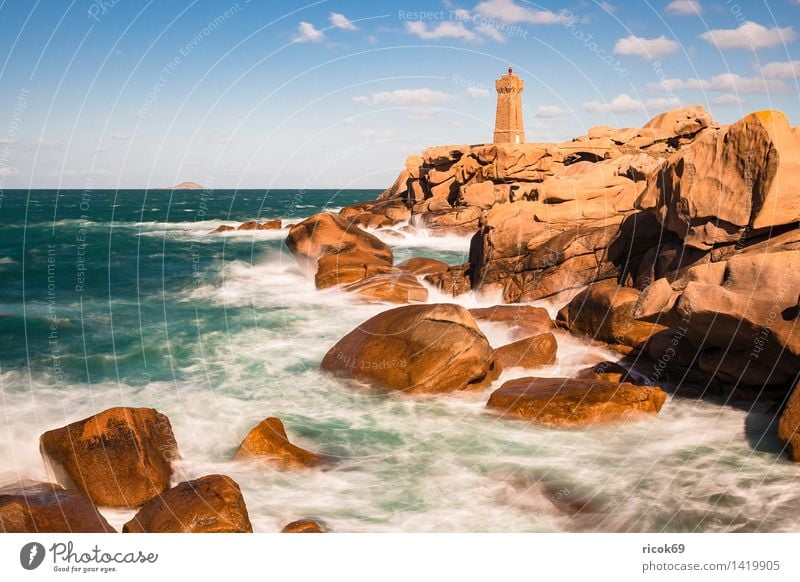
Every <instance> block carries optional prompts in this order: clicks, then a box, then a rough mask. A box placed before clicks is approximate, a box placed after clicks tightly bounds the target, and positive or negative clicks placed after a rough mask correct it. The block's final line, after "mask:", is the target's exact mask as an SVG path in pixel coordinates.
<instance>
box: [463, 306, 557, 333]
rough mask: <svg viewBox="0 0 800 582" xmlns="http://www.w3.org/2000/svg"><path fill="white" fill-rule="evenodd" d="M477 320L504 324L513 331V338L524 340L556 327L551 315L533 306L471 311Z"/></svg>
mask: <svg viewBox="0 0 800 582" xmlns="http://www.w3.org/2000/svg"><path fill="white" fill-rule="evenodd" d="M469 312H470V314H471V315H472V317H474V318H475V319H477V320H479V321H480V320H483V321H490V322H493V323H503V324H505V325H507V326H509V327H510V328H511V330H512V336H514V337H517V338H520V339H524V338H526V337H531V336H534V335H539V334H541V333H545V332H548V331H550V330H551V329H553V328H554V327H555V324H554V323H553V320H552V319H550V314H549V313H548V312H547V310H546V309H544V308H542V307H534V306H533V305H495V306H493V307H479V308H474V309H470V310H469Z"/></svg>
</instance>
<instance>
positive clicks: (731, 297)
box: [634, 250, 800, 385]
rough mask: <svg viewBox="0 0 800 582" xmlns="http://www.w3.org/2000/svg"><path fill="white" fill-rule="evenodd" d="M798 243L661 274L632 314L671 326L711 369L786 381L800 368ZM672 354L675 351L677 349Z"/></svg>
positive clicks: (755, 380)
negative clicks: (793, 247)
mask: <svg viewBox="0 0 800 582" xmlns="http://www.w3.org/2000/svg"><path fill="white" fill-rule="evenodd" d="M798 265H800V250H798V251H784V252H771V253H757V252H748V251H747V250H746V251H745V252H743V253H741V254H736V255H734V256H733V257H731V258H730V259H728V260H727V261H722V262H718V263H715V264H701V265H698V266H695V267H692V268H689V269H687V270H686V272H685V274H684V275H683V276H682V277H680V278H677V279H675V280H674V281H673V282H672V283H670V281H669V280H668V279H666V278H661V279H658V280H656V281H655V282H654V283H653V284H652V285H650V286H648V287H647V288H646V289H645V290H644V291H643V293H642V297H641V300H640V301H639V303H638V304H637V306H636V309H635V311H634V316H635V317H637V318H638V319H640V320H643V321H648V322H654V323H659V324H662V325H666V326H669V327H670V328H671V329H672V330H673V331H674V332H675V333H677V334H678V336H679V338H680V342H679V343H681V342H685V343H686V344H688V346H689V348H688V350H689V351H692V350H693V351H694V352H695V358H694V365H696V366H697V367H698V368H699V369H700V370H702V371H704V372H706V373H707V374H709V375H711V376H716V377H718V378H721V379H723V380H725V381H728V382H732V383H743V384H749V385H764V384H786V383H789V382H791V381H792V380H793V378H794V377H795V375H796V374H797V370H800V324H798V297H799V296H800V271H798ZM675 354H678V351H677V349H676V350H675Z"/></svg>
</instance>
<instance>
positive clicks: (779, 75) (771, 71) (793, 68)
mask: <svg viewBox="0 0 800 582" xmlns="http://www.w3.org/2000/svg"><path fill="white" fill-rule="evenodd" d="M761 74H762V75H764V76H765V77H766V78H767V79H797V78H798V77H800V61H786V62H783V63H767V64H766V65H764V66H763V67H761Z"/></svg>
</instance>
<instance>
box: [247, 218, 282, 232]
mask: <svg viewBox="0 0 800 582" xmlns="http://www.w3.org/2000/svg"><path fill="white" fill-rule="evenodd" d="M280 228H281V221H280V219H278V218H276V219H274V220H267V221H266V222H258V221H257V220H248V221H247V222H243V223H242V224H240V225H239V226H238V227H236V230H280Z"/></svg>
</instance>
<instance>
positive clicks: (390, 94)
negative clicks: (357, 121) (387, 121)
mask: <svg viewBox="0 0 800 582" xmlns="http://www.w3.org/2000/svg"><path fill="white" fill-rule="evenodd" d="M449 99H450V95H448V94H447V93H443V92H441V91H433V90H431V89H395V90H394V91H381V92H380V93H375V94H373V95H372V103H374V104H375V105H382V104H384V103H386V104H390V105H399V106H401V107H407V106H414V105H434V104H436V103H444V102H445V101H448V100H449Z"/></svg>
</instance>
